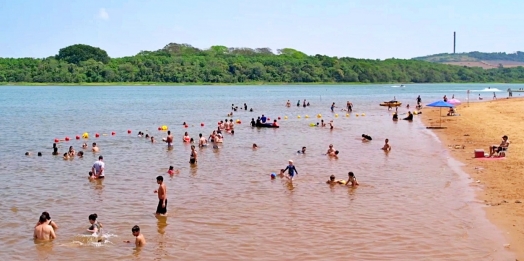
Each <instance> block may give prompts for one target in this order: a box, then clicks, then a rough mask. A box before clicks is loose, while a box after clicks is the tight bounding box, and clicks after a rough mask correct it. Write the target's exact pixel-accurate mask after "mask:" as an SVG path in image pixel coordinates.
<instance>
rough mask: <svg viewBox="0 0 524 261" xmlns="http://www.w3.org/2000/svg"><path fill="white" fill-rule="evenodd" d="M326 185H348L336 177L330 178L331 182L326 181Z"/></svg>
mask: <svg viewBox="0 0 524 261" xmlns="http://www.w3.org/2000/svg"><path fill="white" fill-rule="evenodd" d="M326 184H329V185H336V184H342V185H344V184H346V181H345V180H343V179H338V180H337V179H335V175H331V176H329V180H328V181H326Z"/></svg>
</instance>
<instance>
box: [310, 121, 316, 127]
mask: <svg viewBox="0 0 524 261" xmlns="http://www.w3.org/2000/svg"><path fill="white" fill-rule="evenodd" d="M309 126H311V127H315V126H317V125H316V124H315V123H313V122H312V123H310V124H309Z"/></svg>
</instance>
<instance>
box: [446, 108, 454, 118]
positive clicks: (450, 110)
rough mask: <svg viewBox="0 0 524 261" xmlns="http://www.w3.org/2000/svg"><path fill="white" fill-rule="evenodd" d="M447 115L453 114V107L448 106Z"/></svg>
mask: <svg viewBox="0 0 524 261" xmlns="http://www.w3.org/2000/svg"><path fill="white" fill-rule="evenodd" d="M447 115H448V116H455V109H453V107H450V108H449V111H448V114H447Z"/></svg>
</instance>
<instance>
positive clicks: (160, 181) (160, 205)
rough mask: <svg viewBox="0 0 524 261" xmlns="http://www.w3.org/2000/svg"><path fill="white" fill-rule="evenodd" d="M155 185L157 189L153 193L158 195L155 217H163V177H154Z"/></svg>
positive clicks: (164, 198)
mask: <svg viewBox="0 0 524 261" xmlns="http://www.w3.org/2000/svg"><path fill="white" fill-rule="evenodd" d="M156 183H157V184H158V189H157V190H155V193H156V194H158V206H157V207H156V215H160V216H165V215H166V213H167V188H166V184H164V177H162V176H158V177H156Z"/></svg>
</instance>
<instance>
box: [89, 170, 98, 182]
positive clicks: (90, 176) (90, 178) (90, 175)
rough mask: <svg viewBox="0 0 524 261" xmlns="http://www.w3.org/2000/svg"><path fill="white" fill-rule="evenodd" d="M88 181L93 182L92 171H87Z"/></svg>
mask: <svg viewBox="0 0 524 261" xmlns="http://www.w3.org/2000/svg"><path fill="white" fill-rule="evenodd" d="M87 178H88V179H89V181H93V180H95V179H96V177H95V175H94V174H93V172H92V171H89V177H87Z"/></svg>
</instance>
